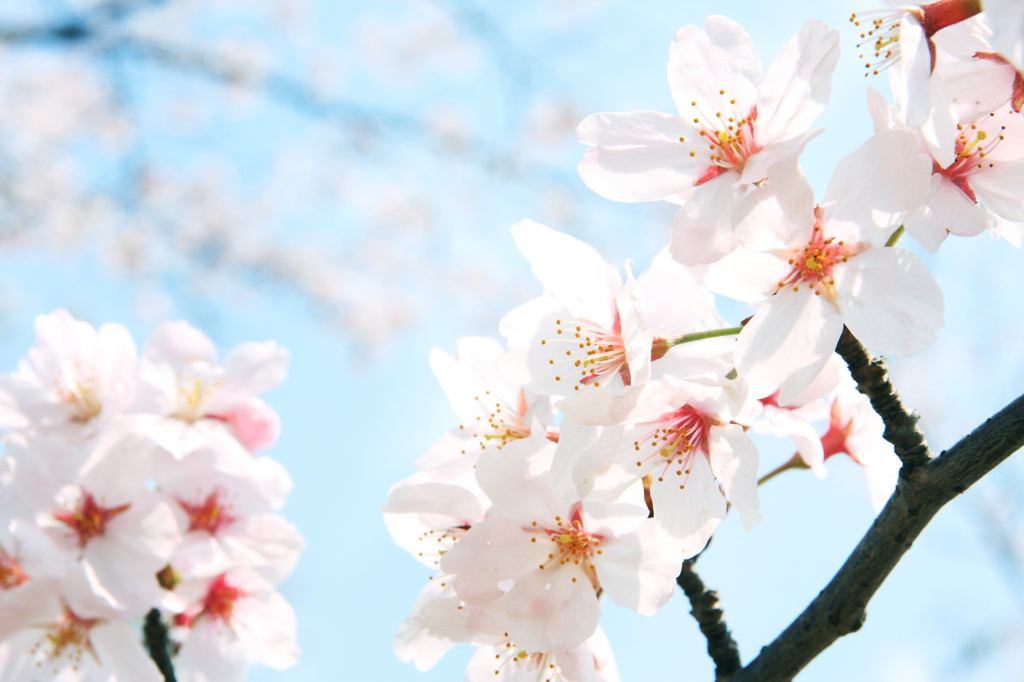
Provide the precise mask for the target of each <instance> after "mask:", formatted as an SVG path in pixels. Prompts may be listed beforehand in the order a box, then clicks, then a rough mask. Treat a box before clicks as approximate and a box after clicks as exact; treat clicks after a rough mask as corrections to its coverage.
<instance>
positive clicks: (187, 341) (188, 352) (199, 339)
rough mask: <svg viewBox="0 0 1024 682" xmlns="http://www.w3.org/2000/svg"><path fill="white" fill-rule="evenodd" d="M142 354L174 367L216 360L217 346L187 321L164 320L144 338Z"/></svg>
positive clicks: (151, 359) (149, 358)
mask: <svg viewBox="0 0 1024 682" xmlns="http://www.w3.org/2000/svg"><path fill="white" fill-rule="evenodd" d="M143 356H144V357H145V358H146V359H147V360H150V361H152V362H157V363H162V362H166V363H168V364H170V365H172V366H174V367H178V366H181V365H184V364H185V363H188V362H191V361H195V360H199V361H204V362H210V363H216V362H217V348H216V347H215V346H214V345H213V341H211V340H210V337H208V336H207V335H206V334H204V333H202V332H201V331H199V330H198V329H196V328H195V327H193V326H192V325H190V324H189V323H188V322H185V321H184V320H178V321H177V322H164V323H163V324H161V325H160V326H158V327H157V328H156V329H154V330H153V333H152V334H150V335H149V338H148V339H146V346H145V348H144V350H143Z"/></svg>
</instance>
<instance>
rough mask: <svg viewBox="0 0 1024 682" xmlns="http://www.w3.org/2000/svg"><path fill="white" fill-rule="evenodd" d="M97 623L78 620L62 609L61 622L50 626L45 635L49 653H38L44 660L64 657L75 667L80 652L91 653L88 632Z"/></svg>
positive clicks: (83, 619)
mask: <svg viewBox="0 0 1024 682" xmlns="http://www.w3.org/2000/svg"><path fill="white" fill-rule="evenodd" d="M97 623H99V621H98V620H95V619H87V618H80V617H78V616H77V615H75V614H74V613H73V612H72V611H71V610H70V609H68V608H65V609H64V616H63V618H61V621H60V622H59V623H58V624H56V625H54V626H52V627H51V628H50V631H49V632H47V634H46V641H47V642H49V645H50V647H51V648H50V650H49V651H39V649H36V651H37V652H39V653H43V654H44V655H45V659H44V660H49V661H53V660H55V659H58V658H61V657H66V658H67V659H68V663H70V664H72V665H73V666H74V665H77V664H78V663H80V662H81V660H82V652H83V651H89V652H90V653H93V652H92V643H91V642H90V641H89V631H90V630H91V629H92V628H93V626H95V625H96V624H97Z"/></svg>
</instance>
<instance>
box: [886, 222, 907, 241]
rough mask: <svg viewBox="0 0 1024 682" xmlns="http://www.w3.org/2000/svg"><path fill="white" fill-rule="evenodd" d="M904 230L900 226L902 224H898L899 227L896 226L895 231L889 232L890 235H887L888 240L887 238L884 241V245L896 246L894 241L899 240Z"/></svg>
mask: <svg viewBox="0 0 1024 682" xmlns="http://www.w3.org/2000/svg"><path fill="white" fill-rule="evenodd" d="M904 232H906V230H905V229H904V228H903V226H902V225H900V226H899V227H897V228H896V231H895V232H893V233H892V234H891V235H890V236H889V240H888V241H887V242H885V245H886V246H896V242H898V241H899V240H900V237H902V236H903V233H904Z"/></svg>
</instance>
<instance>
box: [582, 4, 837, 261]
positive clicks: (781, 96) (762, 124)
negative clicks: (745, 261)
mask: <svg viewBox="0 0 1024 682" xmlns="http://www.w3.org/2000/svg"><path fill="white" fill-rule="evenodd" d="M838 57H839V34H838V32H836V31H829V30H828V29H827V27H826V26H825V25H824V24H823V23H821V22H820V21H817V20H810V21H808V22H807V23H805V24H804V25H803V27H802V28H801V29H800V31H799V33H797V35H796V36H794V37H793V38H792V39H791V40H790V41H789V42H787V43H786V44H785V45H784V46H783V48H782V50H781V51H780V53H779V55H778V57H777V58H776V60H775V61H774V63H773V64H772V65H771V67H770V68H769V69H768V73H767V74H766V75H765V76H764V78H763V80H762V75H761V61H760V58H759V57H758V54H757V51H756V50H755V48H754V46H753V44H752V43H751V42H750V38H749V37H748V36H747V34H746V32H745V31H744V30H743V28H742V27H741V26H740V25H739V24H737V23H735V22H733V21H730V20H729V19H726V18H725V17H721V16H711V17H708V18H707V19H706V20H705V22H704V28H703V29H699V28H697V27H696V26H684V27H683V28H681V29H680V30H679V32H678V33H676V36H675V38H674V39H673V41H672V46H671V48H670V51H669V62H668V77H669V86H670V88H671V90H672V98H673V100H674V101H675V105H676V108H677V109H678V111H679V116H671V115H668V114H660V113H656V112H651V111H633V112H629V113H621V114H620V113H603V114H594V115H592V116H589V117H588V118H586V119H585V120H584V121H583V122H582V123H581V124H580V126H579V128H578V129H577V133H578V136H579V139H580V142H582V143H584V144H586V145H588V146H590V147H591V149H589V150H588V151H587V153H586V155H585V156H584V157H583V161H581V162H580V168H579V171H580V177H582V178H583V181H584V182H585V183H586V184H587V186H588V187H590V188H591V189H592V190H594V191H595V192H597V193H598V194H600V195H601V196H604V197H607V198H609V199H613V200H616V201H655V200H658V199H667V198H669V197H672V196H673V195H677V194H679V193H681V192H682V193H684V195H683V196H682V197H681V198H680V203H682V205H683V208H682V209H680V211H679V212H678V213H677V214H676V220H675V227H674V231H673V243H672V255H673V256H674V257H675V258H676V260H678V261H680V262H682V263H686V264H698V263H709V262H713V261H715V260H717V259H718V258H719V257H721V256H723V255H725V254H726V253H728V252H729V251H731V250H733V248H735V246H736V243H735V239H734V236H733V234H732V219H733V209H734V207H735V204H736V202H737V201H738V200H739V198H740V197H741V196H742V195H743V194H744V193H746V192H747V191H749V190H751V189H752V188H753V187H754V186H755V185H759V184H760V183H762V182H763V181H764V179H765V177H766V176H767V172H768V169H769V168H770V167H771V166H772V165H774V164H776V163H778V162H779V161H782V160H785V159H789V158H791V157H796V156H797V155H799V154H800V152H801V151H802V150H803V148H804V146H805V145H806V144H807V142H808V141H809V140H810V139H811V138H813V137H814V136H815V135H817V134H818V132H820V131H811V130H808V128H809V127H810V125H811V123H812V122H813V121H814V119H815V118H817V116H818V114H819V113H821V111H822V110H823V109H824V107H825V104H826V103H827V102H828V98H829V94H830V91H831V87H832V86H831V78H832V71H833V70H834V69H835V65H836V62H837V60H838ZM709 149H710V153H709Z"/></svg>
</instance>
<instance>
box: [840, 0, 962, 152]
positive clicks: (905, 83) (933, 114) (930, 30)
mask: <svg viewBox="0 0 1024 682" xmlns="http://www.w3.org/2000/svg"><path fill="white" fill-rule="evenodd" d="M980 11H981V3H980V2H979V1H978V0H940V2H934V3H931V4H927V5H919V6H908V7H899V8H896V9H893V10H869V11H867V12H861V13H855V14H853V16H851V17H850V21H851V22H853V23H854V25H856V26H857V27H859V28H860V29H861V30H862V31H863V32H862V33H861V39H862V40H863V42H861V43H859V44H858V47H861V48H862V47H864V46H865V45H867V46H868V51H869V52H868V53H862V54H861V55H860V57H861V59H866V60H867V61H866V62H865V64H864V67H865V68H866V69H867V70H868V73H874V74H877V73H880V72H881V71H883V70H888V71H889V83H890V85H891V87H892V92H893V98H894V99H895V100H896V106H897V107H899V108H900V110H901V111H903V112H904V116H905V120H906V122H907V125H908V126H909V127H911V128H920V130H921V133H922V135H923V136H924V138H925V140H926V141H927V142H928V144H929V145H931V146H932V150H933V153H934V155H935V156H936V157H938V158H939V159H940V161H941V162H942V163H943V165H945V164H947V163H949V161H950V160H951V159H952V148H951V147H950V146H949V142H948V138H949V133H950V129H951V127H952V126H953V125H954V124H955V123H956V119H955V116H954V114H953V106H952V102H951V101H950V99H949V96H948V94H947V93H946V91H945V89H944V88H943V87H942V84H941V82H940V81H939V79H937V78H932V70H933V69H934V67H935V62H936V49H935V45H934V43H933V42H932V36H934V35H935V33H936V32H938V31H940V30H941V29H943V28H945V27H947V26H952V25H954V24H956V23H957V22H960V21H964V20H966V19H969V18H970V17H972V16H974V15H976V14H978V12H980Z"/></svg>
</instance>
